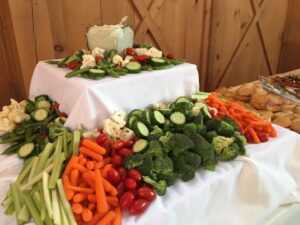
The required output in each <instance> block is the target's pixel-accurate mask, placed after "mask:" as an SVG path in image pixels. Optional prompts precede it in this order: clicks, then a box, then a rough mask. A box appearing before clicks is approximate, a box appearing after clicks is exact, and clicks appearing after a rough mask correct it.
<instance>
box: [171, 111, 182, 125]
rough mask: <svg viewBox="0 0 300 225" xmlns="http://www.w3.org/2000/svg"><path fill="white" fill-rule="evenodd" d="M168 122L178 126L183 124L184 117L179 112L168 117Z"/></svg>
mask: <svg viewBox="0 0 300 225" xmlns="http://www.w3.org/2000/svg"><path fill="white" fill-rule="evenodd" d="M170 120H171V122H172V123H174V124H177V125H180V124H184V123H185V120H186V119H185V115H184V114H183V113H181V112H173V113H172V114H171V115H170Z"/></svg>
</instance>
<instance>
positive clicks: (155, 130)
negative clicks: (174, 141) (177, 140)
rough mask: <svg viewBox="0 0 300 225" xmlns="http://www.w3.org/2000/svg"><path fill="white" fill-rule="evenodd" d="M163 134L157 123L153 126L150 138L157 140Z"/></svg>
mask: <svg viewBox="0 0 300 225" xmlns="http://www.w3.org/2000/svg"><path fill="white" fill-rule="evenodd" d="M162 135H163V131H162V129H161V128H160V127H159V126H157V125H155V126H153V130H152V131H151V132H150V135H149V139H151V140H157V139H159V138H160V136H162Z"/></svg>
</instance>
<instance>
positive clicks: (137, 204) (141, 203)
mask: <svg viewBox="0 0 300 225" xmlns="http://www.w3.org/2000/svg"><path fill="white" fill-rule="evenodd" d="M148 206H149V201H147V200H145V199H137V200H135V201H134V202H133V204H132V205H131V206H130V207H129V209H128V212H129V213H130V214H131V215H139V214H141V213H143V212H145V210H146V209H147V208H148Z"/></svg>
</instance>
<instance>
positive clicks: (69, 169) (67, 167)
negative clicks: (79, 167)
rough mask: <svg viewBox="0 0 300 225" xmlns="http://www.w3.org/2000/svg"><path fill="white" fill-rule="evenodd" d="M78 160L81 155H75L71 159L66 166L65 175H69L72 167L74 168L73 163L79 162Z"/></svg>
mask: <svg viewBox="0 0 300 225" xmlns="http://www.w3.org/2000/svg"><path fill="white" fill-rule="evenodd" d="M78 161H79V157H78V156H74V155H73V156H72V158H71V159H70V161H69V163H68V165H67V166H66V168H65V171H64V174H63V175H69V174H70V172H71V171H72V169H73V165H74V164H75V163H78Z"/></svg>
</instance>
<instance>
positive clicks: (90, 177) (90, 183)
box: [82, 172, 95, 189]
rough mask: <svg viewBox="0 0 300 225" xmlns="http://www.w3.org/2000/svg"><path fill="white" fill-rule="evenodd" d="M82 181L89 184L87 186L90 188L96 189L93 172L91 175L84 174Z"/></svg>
mask: <svg viewBox="0 0 300 225" xmlns="http://www.w3.org/2000/svg"><path fill="white" fill-rule="evenodd" d="M82 179H83V180H84V181H85V182H86V183H87V185H88V186H89V187H90V188H93V189H95V182H94V177H93V174H92V173H91V172H89V173H83V174H82Z"/></svg>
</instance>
